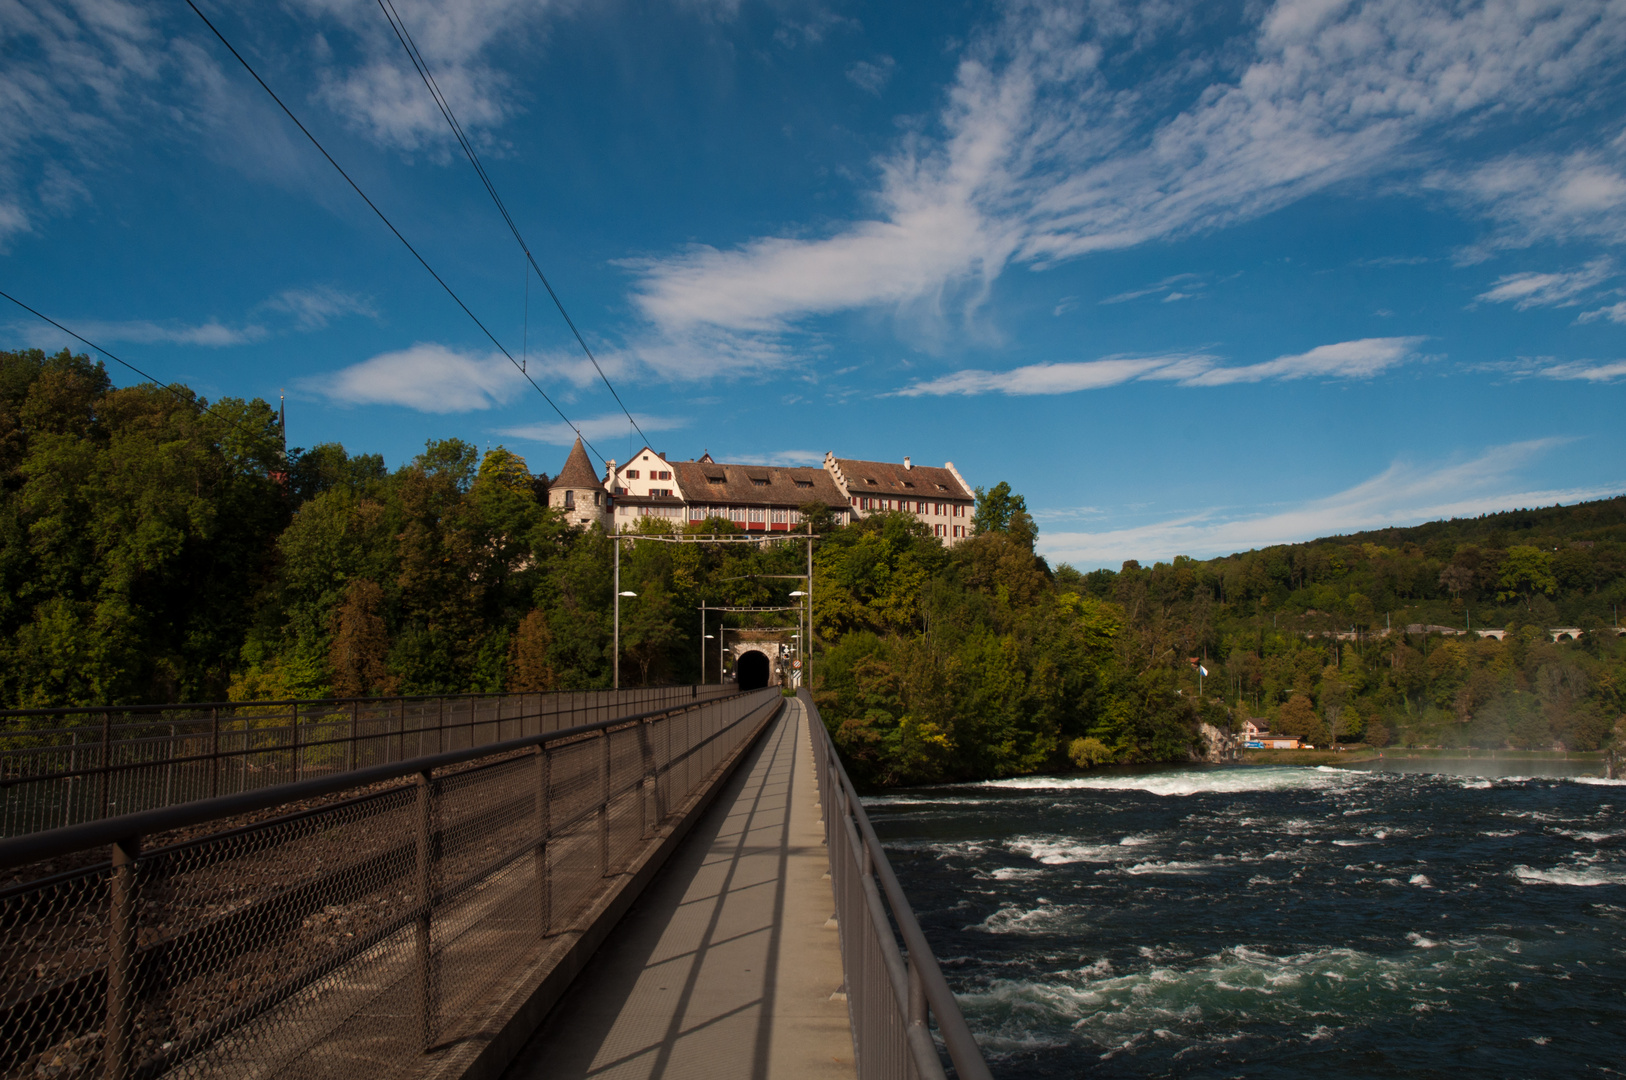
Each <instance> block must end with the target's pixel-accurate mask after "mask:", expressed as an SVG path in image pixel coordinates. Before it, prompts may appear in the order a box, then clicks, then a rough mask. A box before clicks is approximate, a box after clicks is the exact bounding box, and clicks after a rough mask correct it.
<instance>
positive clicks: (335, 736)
mask: <svg viewBox="0 0 1626 1080" xmlns="http://www.w3.org/2000/svg"><path fill="white" fill-rule="evenodd" d="M723 692H726V691H725V688H724V687H721V686H698V685H684V686H671V687H664V686H663V687H639V688H629V689H626V690H621V691H611V690H585V691H583V690H569V691H552V692H545V693H512V694H506V693H505V694H458V695H444V696H440V695H431V696H418V697H387V698H351V699H332V700H327V701H322V700H317V699H310V700H301V701H289V702H282V703H276V702H238V703H235V704H231V705H219V704H208V703H202V704H200V703H195V702H191V703H184V704H175V705H153V706H139V707H132V708H123V707H114V706H95V707H75V708H72V709H50V710H13V711H12V712H10V713H9V714H6V715H5V716H3V717H0V836H9V835H17V834H22V833H28V832H34V831H41V830H44V829H47V828H54V827H58V826H67V825H72V824H74V823H76V822H82V821H87V820H92V819H95V818H102V817H111V816H113V815H114V814H115V813H118V812H121V811H122V812H125V813H129V812H133V811H137V810H147V809H155V808H159V807H162V806H170V805H176V804H179V803H185V802H191V801H193V800H196V799H201V798H212V797H215V796H218V795H224V794H230V793H232V792H235V791H242V790H245V789H247V788H257V787H269V786H272V785H274V784H281V783H284V782H287V781H300V780H304V779H307V778H309V777H311V776H313V775H320V774H323V773H331V772H350V771H354V770H355V769H357V768H362V767H365V766H369V765H376V764H383V763H388V762H396V761H404V760H406V759H408V758H412V757H419V756H422V755H423V754H425V753H439V752H442V751H444V750H447V749H450V748H453V747H458V746H473V745H476V744H482V743H484V744H489V743H492V742H495V741H499V740H501V739H503V738H505V737H515V736H521V735H535V734H540V733H542V732H544V731H547V730H558V729H561V728H563V727H566V726H576V725H578V724H582V723H588V722H593V721H598V720H603V719H613V718H614V717H615V716H617V715H622V714H624V713H626V712H627V711H629V710H632V709H642V710H648V709H656V708H666V707H675V706H676V705H678V704H679V703H682V702H687V701H692V700H698V699H702V698H710V697H714V696H716V695H717V694H719V693H723ZM76 719H77V720H80V721H84V722H81V723H77V724H74V723H71V721H73V720H76ZM39 723H49V724H53V725H56V726H50V727H42V726H26V727H18V726H16V725H19V724H35V725H37V724H39ZM64 724H67V725H68V726H62V725H64Z"/></svg>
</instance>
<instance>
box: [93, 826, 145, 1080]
mask: <svg viewBox="0 0 1626 1080" xmlns="http://www.w3.org/2000/svg"><path fill="white" fill-rule="evenodd" d="M140 857H141V838H140V837H139V836H131V837H127V838H125V839H123V840H120V841H118V842H117V843H115V844H114V845H113V871H112V874H111V876H110V877H109V878H108V887H109V892H110V894H111V895H110V897H109V899H110V901H111V908H112V910H111V913H110V918H109V920H108V929H107V1030H106V1031H105V1032H104V1033H103V1036H102V1037H103V1039H104V1041H105V1042H106V1054H107V1057H106V1077H107V1080H126V1078H127V1077H129V1075H130V1073H131V1071H132V1067H133V1066H134V1064H135V1063H134V1061H132V1060H131V1058H132V1056H133V1052H134V1050H135V1047H134V1046H133V1045H132V1042H133V1040H132V1035H133V1034H134V1031H135V1011H136V996H135V976H136V967H135V958H136V921H137V919H138V917H139V916H138V914H137V911H136V860H137V859H139V858H140Z"/></svg>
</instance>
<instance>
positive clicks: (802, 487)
mask: <svg viewBox="0 0 1626 1080" xmlns="http://www.w3.org/2000/svg"><path fill="white" fill-rule="evenodd" d="M671 465H672V470H673V472H675V473H676V475H677V482H678V487H679V489H680V490H682V492H683V497H684V498H685V499H687V500H688V501H689V503H690V504H696V505H700V506H705V505H707V504H709V503H719V504H727V505H735V506H785V507H797V506H802V505H803V504H805V503H814V502H816V503H823V504H824V505H826V506H841V507H845V506H846V505H847V499H846V497H845V496H844V495H842V494H841V489H840V488H838V487H836V484H835V481H834V480H832V479H830V474H829V473H827V472H825V471H824V470H823V469H819V468H782V467H780V466H778V465H729V464H724V463H720V462H715V461H710V462H708V461H674V462H672V463H671Z"/></svg>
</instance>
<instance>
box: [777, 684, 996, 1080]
mask: <svg viewBox="0 0 1626 1080" xmlns="http://www.w3.org/2000/svg"><path fill="white" fill-rule="evenodd" d="M797 696H798V697H799V698H800V699H801V702H802V704H803V705H804V706H805V707H806V708H807V711H808V715H809V721H808V727H809V728H810V729H811V730H812V736H813V763H814V768H815V771H816V772H817V774H818V780H819V805H820V806H821V808H822V809H823V812H824V831H825V840H826V842H827V843H828V845H829V851H830V885H831V888H832V891H833V892H834V893H835V901H836V926H837V928H838V930H839V932H840V935H841V966H842V970H843V971H844V972H845V974H846V977H847V1011H848V1016H849V1018H850V1019H851V1021H852V1029H853V1052H854V1057H855V1059H856V1062H857V1065H858V1078H859V1080H902V1078H908V1080H944V1077H945V1075H946V1074H945V1071H944V1068H943V1061H942V1057H941V1055H940V1054H939V1052H938V1045H937V1040H938V1039H940V1040H941V1041H942V1044H943V1049H944V1050H945V1051H946V1052H947V1054H948V1058H949V1062H950V1063H951V1065H952V1066H953V1070H954V1075H955V1076H956V1077H958V1078H959V1080H992V1077H991V1074H990V1073H989V1071H988V1063H987V1062H986V1061H985V1060H984V1059H983V1056H982V1051H981V1049H979V1048H978V1046H977V1041H976V1040H975V1039H974V1038H972V1036H971V1029H970V1028H968V1027H967V1026H966V1022H965V1017H964V1015H963V1014H961V1012H960V1006H959V1003H958V1002H956V1001H955V1000H954V994H953V992H952V991H950V990H949V987H948V982H947V981H946V980H944V978H943V972H942V970H941V969H940V968H939V967H938V966H937V960H936V958H935V957H933V956H932V951H931V947H930V946H929V945H927V943H926V936H925V935H924V934H923V933H921V931H920V924H919V923H918V922H917V921H916V920H915V914H914V911H913V910H912V909H911V908H910V907H909V900H908V898H907V897H906V896H904V894H903V887H902V886H901V885H899V884H898V879H897V876H896V875H895V874H894V873H893V872H892V865H891V863H889V862H888V861H887V858H886V851H885V850H884V849H883V848H882V847H881V842H880V841H879V840H877V839H876V837H875V829H874V828H873V827H872V826H871V825H870V822H869V815H868V814H866V813H864V806H863V803H861V802H860V801H859V799H858V793H857V791H855V790H854V788H853V785H852V781H851V780H850V779H849V778H848V776H847V770H846V769H845V768H844V767H843V766H842V764H841V759H840V758H839V757H837V755H836V748H835V745H834V744H833V743H832V742H831V741H830V736H829V733H828V732H827V731H826V730H825V727H824V721H823V720H822V719H821V718H820V716H819V710H818V707H817V706H816V705H814V704H813V698H812V696H811V695H810V694H808V692H807V691H806V690H802V691H801V692H800V693H798V695H797ZM933 1021H936V1039H934V1038H933V1031H932V1022H933Z"/></svg>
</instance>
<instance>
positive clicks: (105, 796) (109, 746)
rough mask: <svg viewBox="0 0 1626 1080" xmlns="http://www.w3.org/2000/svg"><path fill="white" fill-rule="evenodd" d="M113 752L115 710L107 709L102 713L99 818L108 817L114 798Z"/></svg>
mask: <svg viewBox="0 0 1626 1080" xmlns="http://www.w3.org/2000/svg"><path fill="white" fill-rule="evenodd" d="M112 752H113V710H112V709H105V710H103V712H102V762H101V765H102V767H101V774H102V777H101V780H102V787H101V795H100V798H101V803H102V808H101V811H100V812H99V813H98V814H97V815H96V816H97V817H102V818H104V817H106V816H107V808H108V805H109V803H110V802H111V801H112V798H113V768H112V766H113V759H112V758H111V757H110V756H109V755H111V754H112Z"/></svg>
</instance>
